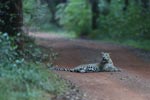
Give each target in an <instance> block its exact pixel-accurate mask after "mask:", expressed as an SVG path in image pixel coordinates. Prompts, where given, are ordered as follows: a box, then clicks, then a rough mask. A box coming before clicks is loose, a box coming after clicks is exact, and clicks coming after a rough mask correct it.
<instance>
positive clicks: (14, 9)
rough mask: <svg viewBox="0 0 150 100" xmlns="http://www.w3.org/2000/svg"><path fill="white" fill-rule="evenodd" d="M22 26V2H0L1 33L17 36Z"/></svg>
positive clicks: (15, 0) (1, 0)
mask: <svg viewBox="0 0 150 100" xmlns="http://www.w3.org/2000/svg"><path fill="white" fill-rule="evenodd" d="M22 25H23V13H22V0H0V31H1V32H7V33H8V34H9V35H10V36H15V35H16V34H17V33H19V32H21V31H22Z"/></svg>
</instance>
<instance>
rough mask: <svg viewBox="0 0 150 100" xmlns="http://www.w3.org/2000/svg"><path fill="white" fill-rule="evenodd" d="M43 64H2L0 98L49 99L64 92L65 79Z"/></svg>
mask: <svg viewBox="0 0 150 100" xmlns="http://www.w3.org/2000/svg"><path fill="white" fill-rule="evenodd" d="M42 66H43V65H39V64H38V65H37V64H33V63H26V64H21V65H15V66H14V65H13V64H12V65H11V64H10V65H9V64H8V66H0V100H49V98H50V97H52V96H53V95H55V94H60V93H62V92H64V91H65V90H66V89H67V85H66V83H65V81H63V80H61V79H60V78H59V77H58V76H57V75H56V74H54V73H52V72H50V71H48V70H47V69H46V68H43V67H42ZM43 97H44V98H43Z"/></svg>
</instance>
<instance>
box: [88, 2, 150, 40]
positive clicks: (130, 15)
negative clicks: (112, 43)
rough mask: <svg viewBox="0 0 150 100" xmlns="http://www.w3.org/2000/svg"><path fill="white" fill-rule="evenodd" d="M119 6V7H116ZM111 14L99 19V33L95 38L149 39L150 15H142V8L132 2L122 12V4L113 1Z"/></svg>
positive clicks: (96, 33) (94, 35)
mask: <svg viewBox="0 0 150 100" xmlns="http://www.w3.org/2000/svg"><path fill="white" fill-rule="evenodd" d="M116 5H118V6H116ZM110 7H111V12H110V13H109V14H108V15H107V16H106V15H101V16H100V18H99V21H100V25H99V26H100V27H99V31H98V32H99V33H98V32H95V34H93V35H92V34H91V36H93V37H97V36H98V37H99V38H103V37H107V38H111V39H115V40H116V39H117V40H124V39H149V38H150V35H149V32H150V19H149V16H150V13H149V12H147V13H144V14H142V13H141V12H142V8H141V7H140V6H139V5H135V3H134V2H131V4H130V6H129V7H128V10H127V11H125V12H123V11H122V2H121V1H120V2H118V1H112V4H111V6H110Z"/></svg>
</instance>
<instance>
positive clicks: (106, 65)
mask: <svg viewBox="0 0 150 100" xmlns="http://www.w3.org/2000/svg"><path fill="white" fill-rule="evenodd" d="M50 70H56V71H68V72H78V73H89V72H120V71H121V70H120V68H118V67H116V66H114V63H113V61H112V59H111V58H110V54H109V53H107V52H101V60H100V62H98V63H91V64H82V65H78V66H76V67H74V68H65V67H58V66H53V67H51V68H50Z"/></svg>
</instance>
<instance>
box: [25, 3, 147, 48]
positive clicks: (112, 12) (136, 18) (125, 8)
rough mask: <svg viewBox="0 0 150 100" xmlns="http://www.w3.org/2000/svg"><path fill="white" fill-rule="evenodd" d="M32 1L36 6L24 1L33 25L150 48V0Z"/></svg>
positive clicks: (28, 23) (38, 28) (27, 16)
mask: <svg viewBox="0 0 150 100" xmlns="http://www.w3.org/2000/svg"><path fill="white" fill-rule="evenodd" d="M31 1H32V2H33V3H32V4H34V6H31V5H32V4H31V3H30V2H29V1H26V0H24V2H23V3H24V20H25V22H24V23H25V25H27V26H29V27H30V26H31V27H33V26H34V27H35V29H37V30H40V31H47V32H48V31H49V32H51V31H52V32H56V33H58V34H59V33H61V32H63V31H65V33H67V34H70V33H71V34H72V33H73V34H74V35H75V36H74V37H86V38H91V39H96V40H100V41H110V42H116V43H120V44H124V45H129V46H133V47H135V48H140V49H144V50H150V46H149V45H150V40H149V39H150V19H149V17H150V5H149V4H150V2H149V1H148V0H132V1H130V0H69V1H67V0H56V1H52V0H39V2H37V1H35V0H31ZM40 1H41V2H40ZM33 12H34V13H33ZM31 27H30V28H31Z"/></svg>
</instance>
